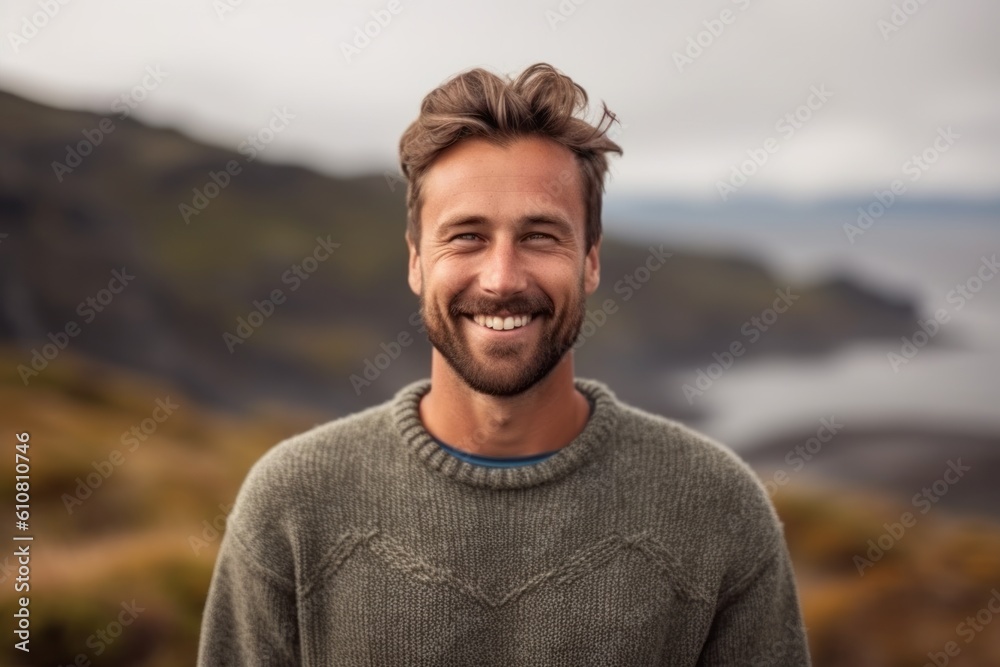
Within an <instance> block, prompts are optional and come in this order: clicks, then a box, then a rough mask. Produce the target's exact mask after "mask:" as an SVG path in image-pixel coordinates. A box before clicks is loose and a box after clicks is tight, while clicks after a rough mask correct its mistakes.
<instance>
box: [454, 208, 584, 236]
mask: <svg viewBox="0 0 1000 667" xmlns="http://www.w3.org/2000/svg"><path fill="white" fill-rule="evenodd" d="M518 223H519V225H520V226H521V227H530V226H533V225H551V226H553V227H555V228H556V229H558V230H559V231H561V232H563V233H564V234H570V235H571V234H573V225H571V224H570V223H569V221H568V220H566V219H564V218H563V217H561V216H558V215H551V214H548V213H532V214H529V215H526V216H524V217H522V218H521V219H520V220H519V221H518ZM488 224H489V220H487V219H486V218H484V217H482V216H479V215H459V216H456V217H454V218H452V219H448V220H445V221H444V222H443V223H441V224H440V225H439V226H438V234H439V235H444V234H447V233H448V232H450V231H452V230H454V229H456V228H459V227H476V226H480V225H488Z"/></svg>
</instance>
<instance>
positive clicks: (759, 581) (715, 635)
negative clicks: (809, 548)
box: [698, 544, 810, 667]
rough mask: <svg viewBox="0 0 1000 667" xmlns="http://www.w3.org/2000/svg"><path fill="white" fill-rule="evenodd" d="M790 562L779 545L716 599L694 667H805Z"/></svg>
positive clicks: (802, 628)
mask: <svg viewBox="0 0 1000 667" xmlns="http://www.w3.org/2000/svg"><path fill="white" fill-rule="evenodd" d="M805 630H806V629H805V626H804V625H803V624H802V616H801V611H800V609H799V601H798V594H797V592H796V587H795V580H794V578H793V574H792V566H791V559H790V558H789V555H788V550H787V548H786V547H785V546H784V545H783V544H782V545H780V546H779V547H778V548H777V550H776V551H775V553H774V554H773V555H772V556H770V557H765V558H764V559H763V560H762V561H761V562H760V563H759V564H758V565H757V567H755V568H754V569H753V570H751V572H750V573H748V574H747V575H746V576H744V577H743V579H742V580H740V581H738V582H736V583H735V584H734V585H733V586H732V587H730V589H729V590H728V591H725V592H724V593H723V595H721V596H720V597H719V600H718V603H717V605H716V609H715V620H714V621H713V623H712V627H711V629H710V631H709V635H708V637H707V638H706V640H705V645H704V647H703V648H702V651H701V656H700V657H699V659H698V665H699V666H700V667H710V666H711V667H719V666H721V665H749V666H750V667H772V666H777V665H780V666H782V667H809V665H810V661H809V651H808V646H807V644H806V634H805Z"/></svg>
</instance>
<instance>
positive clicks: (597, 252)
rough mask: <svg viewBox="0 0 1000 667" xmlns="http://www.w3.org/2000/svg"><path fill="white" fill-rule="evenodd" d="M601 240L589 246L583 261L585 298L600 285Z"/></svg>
mask: <svg viewBox="0 0 1000 667" xmlns="http://www.w3.org/2000/svg"><path fill="white" fill-rule="evenodd" d="M601 238H603V237H601ZM601 238H598V239H597V241H596V242H595V243H594V245H592V246H590V250H589V251H588V252H587V256H586V257H585V258H584V260H583V288H584V291H585V292H586V293H587V296H590V295H591V294H593V293H594V292H595V291H597V286H598V285H600V284H601Z"/></svg>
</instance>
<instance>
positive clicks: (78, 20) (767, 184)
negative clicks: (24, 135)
mask: <svg viewBox="0 0 1000 667" xmlns="http://www.w3.org/2000/svg"><path fill="white" fill-rule="evenodd" d="M62 1H63V2H65V4H60V2H59V1H58V0H6V1H5V2H3V3H2V4H0V35H2V41H0V89H4V90H7V91H11V92H15V93H18V94H21V95H23V96H25V97H28V98H30V99H33V100H36V101H40V102H43V103H47V104H51V105H54V106H59V107H66V108H79V109H88V110H94V111H109V110H112V109H116V110H117V111H122V112H123V111H124V109H126V108H127V109H128V112H129V113H130V114H131V115H133V116H134V117H135V118H137V119H139V120H141V121H143V122H146V123H150V124H154V125H157V126H167V127H174V128H177V129H180V130H181V131H183V132H184V133H186V134H188V135H190V136H193V137H195V138H197V139H200V140H203V141H206V142H209V143H213V144H217V145H220V146H223V147H228V148H231V149H232V150H236V149H237V147H238V146H239V145H240V143H241V142H243V141H245V140H246V139H247V137H248V136H250V135H258V133H260V132H261V131H262V129H263V128H266V127H268V124H269V123H273V122H274V119H275V118H276V117H280V118H282V119H284V120H282V121H281V122H280V123H278V125H277V126H278V127H280V128H281V129H280V131H279V132H275V133H274V134H273V135H272V134H270V133H268V132H264V134H263V135H261V136H265V137H273V140H271V141H270V143H267V144H266V147H265V150H262V151H261V155H260V157H261V159H263V160H267V161H275V162H281V163H296V164H303V165H306V166H309V167H313V168H315V169H318V170H320V171H323V172H326V173H331V174H337V175H348V174H357V173H363V172H372V171H375V172H382V171H386V170H388V171H392V172H397V171H398V162H397V153H396V152H397V147H398V141H399V137H400V135H401V134H402V132H403V131H404V130H405V129H406V127H407V125H408V124H409V123H410V122H411V121H412V120H413V119H414V118H415V117H416V115H417V112H418V110H419V104H420V100H421V99H422V98H423V96H424V95H425V94H427V93H428V92H429V91H430V90H432V89H433V88H434V87H436V86H437V85H439V84H441V83H443V82H444V81H445V80H447V79H448V78H449V77H451V76H453V75H454V74H456V73H458V72H461V71H464V70H467V69H470V68H472V67H485V68H487V69H490V70H491V71H494V72H496V73H498V74H515V75H516V74H517V73H518V72H520V71H521V70H522V69H523V68H524V67H526V66H528V65H530V64H532V63H535V62H549V63H551V64H552V65H554V66H555V67H557V68H558V69H560V70H561V71H562V72H564V73H565V74H567V75H569V76H570V77H572V78H573V79H574V80H576V81H577V82H578V83H580V84H581V85H582V86H583V87H584V88H585V89H586V90H587V92H588V94H589V96H590V100H591V104H592V106H594V105H599V104H600V103H601V101H604V102H605V103H606V104H607V105H608V107H609V108H610V109H611V110H612V111H614V112H615V113H616V114H618V116H619V117H620V119H621V123H622V124H621V127H619V128H617V129H616V130H615V131H614V132H615V134H614V136H615V138H616V140H617V141H618V142H619V143H620V144H621V146H622V148H623V149H624V156H622V157H620V158H619V157H617V156H613V157H612V169H611V179H610V181H609V183H608V186H607V192H608V196H609V198H610V197H614V196H619V195H647V196H648V195H653V196H667V197H679V198H690V199H695V200H699V199H700V200H705V201H713V202H715V203H719V202H720V201H722V202H732V201H738V200H739V198H743V197H752V196H768V197H781V198H787V199H792V200H796V199H805V200H811V199H825V198H841V197H848V198H861V199H871V198H872V197H873V194H874V193H876V192H878V191H883V190H886V189H889V188H891V187H892V184H893V182H894V181H900V182H902V183H904V185H905V188H906V192H907V193H910V196H914V197H947V198H984V199H985V198H990V199H995V198H997V197H1000V168H998V164H997V158H998V156H1000V45H998V41H1000V40H998V39H997V37H996V28H997V26H998V25H1000V3H997V2H995V0H949V1H947V2H945V1H944V0H904V1H900V0H838V1H836V2H833V1H831V2H822V3H820V2H802V0H710V1H709V2H704V1H702V2H697V3H695V2H686V3H679V2H668V3H663V2H639V1H631V2H614V3H612V2H609V1H608V0H561V2H560V1H559V0H543V1H542V2H529V1H527V0H507V1H504V2H477V3H469V2H457V1H454V2H453V1H449V2H444V1H438V2H431V1H424V2H419V3H418V2H411V1H409V0H385V1H383V0H370V1H367V2H362V3H350V5H351V6H347V5H348V3H333V2H320V1H319V0H281V1H280V2H279V1H277V0H147V1H145V2H141V3H139V2H134V0H87V1H86V2H84V1H83V0H62ZM366 32H367V34H366ZM122 96H125V97H124V99H123V97H122ZM592 111H593V109H592ZM591 118H593V116H591ZM83 129H85V128H81V131H82V130H83Z"/></svg>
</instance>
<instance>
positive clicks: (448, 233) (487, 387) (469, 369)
mask: <svg viewBox="0 0 1000 667" xmlns="http://www.w3.org/2000/svg"><path fill="white" fill-rule="evenodd" d="M422 195H423V207H422V210H421V215H420V220H421V240H420V248H416V247H415V246H414V244H413V242H412V239H409V238H408V239H407V241H408V243H409V248H410V266H409V282H410V287H411V289H413V291H414V292H415V293H416V294H418V295H419V296H420V309H421V313H422V315H423V318H424V323H425V324H426V326H427V336H428V338H429V339H430V341H431V343H432V344H433V345H434V347H435V348H436V350H437V351H438V352H439V353H440V354H441V355H442V356H443V357H444V358H445V359H446V360H447V361H448V363H449V364H450V366H451V367H452V368H453V369H454V370H455V372H456V373H457V374H458V375H459V376H460V377H461V378H462V379H463V380H464V381H465V383H466V384H467V385H468V386H469V387H471V388H472V389H474V390H475V391H478V392H480V393H483V394H489V395H492V396H513V395H516V394H520V393H522V392H524V391H526V390H527V389H529V388H530V387H532V386H534V385H535V384H536V383H537V382H539V381H540V380H542V379H543V378H544V377H545V376H546V375H548V374H549V372H550V371H551V370H552V369H553V368H554V367H555V366H556V365H557V364H558V363H559V362H560V361H561V360H562V359H563V357H564V355H565V354H566V352H567V351H568V350H569V349H570V347H571V346H572V345H573V343H574V342H575V341H576V338H577V335H578V334H579V332H580V327H581V325H582V324H583V318H584V314H585V306H586V298H587V296H588V295H589V294H592V293H593V292H594V290H596V289H597V285H598V282H599V280H600V277H599V276H600V267H599V263H598V253H599V250H600V243H599V242H598V243H596V244H594V246H593V247H592V248H591V249H590V251H589V252H587V251H586V250H585V245H586V243H585V231H584V228H585V222H584V218H585V205H584V201H583V186H582V182H581V176H580V170H579V168H578V166H577V163H576V160H575V158H574V156H573V153H572V152H571V151H570V150H569V149H567V148H565V147H564V146H561V145H559V144H557V143H556V142H554V141H551V140H549V139H545V138H541V137H528V138H522V139H518V140H517V141H515V142H514V143H513V144H511V145H510V146H508V147H507V148H501V147H499V146H495V145H493V144H490V143H489V142H487V141H485V140H483V139H478V138H475V139H466V140H463V141H461V142H459V143H458V144H455V145H454V146H452V147H450V148H449V149H447V150H446V151H444V152H443V153H442V154H441V155H440V156H439V157H438V158H437V160H435V162H434V163H433V165H432V166H431V168H430V169H429V170H428V171H427V174H426V176H425V178H424V184H423V192H422ZM484 316H485V318H486V319H485V320H484ZM493 317H497V318H503V319H502V320H499V319H493V320H492V322H491V319H492V318H493ZM529 318H530V319H529ZM477 320H479V321H477ZM525 321H527V324H524V323H523V322H525ZM501 322H502V323H501ZM518 323H520V326H517V325H518ZM487 325H491V326H487ZM498 328H499V330H498Z"/></svg>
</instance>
